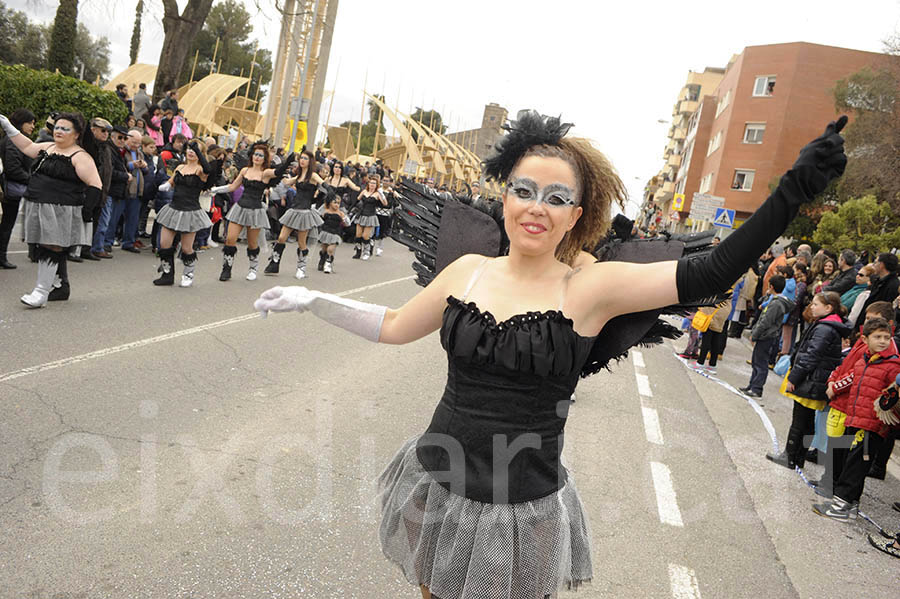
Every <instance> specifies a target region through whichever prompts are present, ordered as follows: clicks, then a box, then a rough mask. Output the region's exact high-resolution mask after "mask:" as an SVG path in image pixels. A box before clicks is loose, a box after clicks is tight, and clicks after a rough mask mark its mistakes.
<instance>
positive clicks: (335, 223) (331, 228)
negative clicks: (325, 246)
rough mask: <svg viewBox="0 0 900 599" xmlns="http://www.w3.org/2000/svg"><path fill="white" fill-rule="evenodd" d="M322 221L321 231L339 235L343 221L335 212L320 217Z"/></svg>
mask: <svg viewBox="0 0 900 599" xmlns="http://www.w3.org/2000/svg"><path fill="white" fill-rule="evenodd" d="M322 220H323V221H325V222H324V223H322V230H323V231H325V232H326V233H332V234H334V235H340V234H341V221H342V220H344V219H342V218H341V215H340V214H338V213H337V212H326V213H324V214H323V215H322Z"/></svg>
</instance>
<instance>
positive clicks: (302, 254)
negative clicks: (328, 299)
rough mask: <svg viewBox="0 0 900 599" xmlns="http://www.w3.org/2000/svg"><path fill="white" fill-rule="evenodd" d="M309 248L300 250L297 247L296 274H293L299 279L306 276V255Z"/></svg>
mask: <svg viewBox="0 0 900 599" xmlns="http://www.w3.org/2000/svg"><path fill="white" fill-rule="evenodd" d="M308 253H309V250H301V249H300V248H297V274H296V275H294V276H295V277H297V278H298V279H300V280H301V281H302V280H303V279H305V278H306V255H307V254H308Z"/></svg>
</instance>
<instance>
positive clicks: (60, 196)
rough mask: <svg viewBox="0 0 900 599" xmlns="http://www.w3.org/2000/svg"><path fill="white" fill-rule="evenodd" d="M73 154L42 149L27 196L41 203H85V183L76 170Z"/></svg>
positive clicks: (78, 204) (66, 204)
mask: <svg viewBox="0 0 900 599" xmlns="http://www.w3.org/2000/svg"><path fill="white" fill-rule="evenodd" d="M81 151H82V150H79V151H78V152H81ZM78 152H75V153H74V154H72V156H74V155H75V154H77V153H78ZM72 156H63V155H62V154H50V153H48V152H47V151H46V150H41V151H40V152H39V153H38V156H37V159H36V160H35V162H36V165H37V166H36V167H35V169H34V172H32V173H31V178H30V179H29V180H28V191H27V192H26V193H25V197H26V198H27V199H29V200H31V201H32V202H37V203H39V204H59V205H61V206H81V205H83V204H84V189H85V184H84V182H83V181H82V180H81V179H79V178H78V173H76V172H75V165H74V164H72Z"/></svg>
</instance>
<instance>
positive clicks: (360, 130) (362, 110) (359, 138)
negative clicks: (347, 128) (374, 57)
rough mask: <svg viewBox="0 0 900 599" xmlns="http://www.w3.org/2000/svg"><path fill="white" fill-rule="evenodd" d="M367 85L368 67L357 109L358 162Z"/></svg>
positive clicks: (357, 159)
mask: <svg viewBox="0 0 900 599" xmlns="http://www.w3.org/2000/svg"><path fill="white" fill-rule="evenodd" d="M367 85H369V69H366V78H365V80H364V82H363V95H362V108H360V109H359V132H358V134H357V135H356V161H357V162H359V147H360V144H362V128H363V117H364V116H365V114H366V86H367Z"/></svg>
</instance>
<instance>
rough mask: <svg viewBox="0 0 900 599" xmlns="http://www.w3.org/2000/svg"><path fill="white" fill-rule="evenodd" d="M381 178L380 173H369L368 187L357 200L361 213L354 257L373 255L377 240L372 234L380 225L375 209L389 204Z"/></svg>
mask: <svg viewBox="0 0 900 599" xmlns="http://www.w3.org/2000/svg"><path fill="white" fill-rule="evenodd" d="M380 184H381V179H380V177H379V176H378V175H369V177H368V178H367V179H366V188H365V189H364V190H362V191H361V192H359V198H358V199H357V200H356V202H357V205H358V206H359V215H358V216H357V217H356V253H355V254H353V257H354V258H359V257H360V252H362V259H363V260H368V259H369V257H370V256H371V255H372V248H373V247H374V245H375V242H374V241H373V240H372V234H373V233H375V227H377V226H378V215H377V214H376V213H375V210H376V209H377V208H379V207H382V208H385V207H387V205H388V201H387V199H386V198H385V197H384V195H383V194H382V193H381V191H380V190H379V189H378V186H379V185H380Z"/></svg>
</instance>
